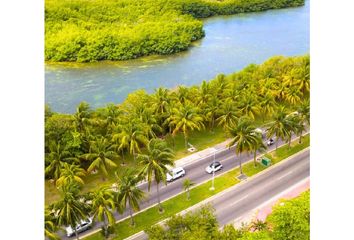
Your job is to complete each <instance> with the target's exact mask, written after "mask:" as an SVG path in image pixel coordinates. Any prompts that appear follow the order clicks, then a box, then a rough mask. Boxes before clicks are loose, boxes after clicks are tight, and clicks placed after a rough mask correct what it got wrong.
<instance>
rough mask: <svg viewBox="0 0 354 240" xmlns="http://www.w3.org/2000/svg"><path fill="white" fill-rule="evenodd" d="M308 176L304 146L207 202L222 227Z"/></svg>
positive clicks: (134, 238) (139, 239)
mask: <svg viewBox="0 0 354 240" xmlns="http://www.w3.org/2000/svg"><path fill="white" fill-rule="evenodd" d="M309 175H310V150H309V149H307V150H305V151H303V152H301V153H299V154H297V155H296V156H294V157H292V158H290V159H289V160H288V161H286V162H282V163H280V164H278V165H275V166H274V167H273V168H271V169H269V170H268V171H265V172H262V173H261V174H259V175H257V176H255V177H254V178H252V179H250V180H246V181H244V182H243V183H242V184H237V185H235V186H234V187H231V188H229V189H227V190H225V191H223V192H221V193H219V194H218V195H216V196H215V197H212V198H210V199H209V200H208V201H207V203H208V204H211V205H212V206H213V207H214V209H215V214H216V217H217V220H218V222H219V226H224V225H225V224H229V223H232V222H234V221H235V219H238V218H241V217H242V216H244V215H245V214H247V213H249V212H250V211H252V210H254V209H255V208H257V207H258V206H260V205H262V204H263V203H266V202H267V201H269V200H270V199H272V198H273V197H274V196H276V195H278V194H280V193H281V192H283V191H285V190H286V189H288V188H290V187H292V186H294V185H295V184H297V183H299V182H300V181H302V180H304V179H306V178H307V177H309ZM143 239H144V240H145V239H148V236H147V235H146V234H145V233H144V232H140V233H139V234H136V235H133V236H132V237H129V240H143Z"/></svg>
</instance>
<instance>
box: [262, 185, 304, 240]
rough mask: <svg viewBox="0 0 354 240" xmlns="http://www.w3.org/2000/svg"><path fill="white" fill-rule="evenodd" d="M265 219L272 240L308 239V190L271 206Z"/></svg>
mask: <svg viewBox="0 0 354 240" xmlns="http://www.w3.org/2000/svg"><path fill="white" fill-rule="evenodd" d="M267 221H268V222H269V224H270V226H271V228H272V237H273V239H274V240H308V239H310V192H305V193H303V194H301V195H300V196H299V197H297V198H295V199H291V200H285V201H282V202H281V203H280V204H278V205H277V206H275V207H273V211H272V213H271V214H270V215H269V216H268V217H267Z"/></svg>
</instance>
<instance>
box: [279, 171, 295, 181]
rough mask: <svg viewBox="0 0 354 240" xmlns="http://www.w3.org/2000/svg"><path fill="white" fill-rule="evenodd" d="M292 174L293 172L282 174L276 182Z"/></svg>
mask: <svg viewBox="0 0 354 240" xmlns="http://www.w3.org/2000/svg"><path fill="white" fill-rule="evenodd" d="M292 173H293V171H290V172H288V173H286V174H284V175H283V176H280V177H278V178H277V180H280V179H282V178H284V177H286V176H288V175H290V174H292Z"/></svg>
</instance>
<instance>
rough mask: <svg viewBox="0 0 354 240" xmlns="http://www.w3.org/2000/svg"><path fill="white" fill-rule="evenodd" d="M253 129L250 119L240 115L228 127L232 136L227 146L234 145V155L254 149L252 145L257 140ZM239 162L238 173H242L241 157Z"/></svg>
mask: <svg viewBox="0 0 354 240" xmlns="http://www.w3.org/2000/svg"><path fill="white" fill-rule="evenodd" d="M255 129H256V128H255V127H254V126H253V125H252V123H251V121H250V120H249V119H248V118H246V117H241V118H240V119H239V120H238V122H237V123H236V125H234V126H231V127H230V128H229V133H230V134H231V136H232V137H233V138H232V140H231V142H230V143H229V144H228V147H231V146H233V145H236V148H235V152H236V156H240V155H241V154H242V153H249V152H251V151H252V150H254V148H255V147H254V145H255V143H256V141H257V136H256V134H255ZM239 162H240V174H241V175H242V174H243V171H242V161H241V159H240V161H239Z"/></svg>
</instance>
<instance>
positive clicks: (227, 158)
mask: <svg viewBox="0 0 354 240" xmlns="http://www.w3.org/2000/svg"><path fill="white" fill-rule="evenodd" d="M281 144H283V143H282V142H281V141H280V140H279V146H280V145H281ZM273 149H275V144H273V145H272V146H270V147H269V149H268V150H269V151H270V150H273ZM252 156H253V154H252V155H250V156H248V155H246V154H243V155H241V157H237V158H236V155H235V147H232V148H230V149H223V150H219V151H218V152H216V153H215V160H216V161H219V162H221V164H222V165H223V166H224V167H223V169H222V170H221V171H219V172H217V173H216V174H215V176H218V175H219V174H221V173H222V172H224V171H227V170H230V169H232V168H235V167H237V166H238V165H239V161H240V159H241V161H242V162H243V163H244V162H247V161H251V160H253V157H252ZM213 158H214V154H212V155H210V156H207V157H204V158H201V159H199V160H198V161H195V162H193V163H191V164H188V165H185V166H183V168H184V169H185V170H186V176H185V177H183V178H180V179H178V180H175V181H174V182H172V183H168V184H167V186H164V185H160V199H161V201H163V200H165V199H167V198H170V197H172V196H175V195H176V194H179V193H181V192H182V191H183V189H182V182H183V180H184V179H185V178H189V179H190V180H191V181H192V182H194V183H196V184H199V183H202V182H205V181H207V180H210V179H211V178H212V174H207V173H206V172H205V168H206V166H208V165H209V164H210V163H211V162H212V161H213ZM140 188H141V189H142V190H143V191H144V192H146V193H147V194H146V199H145V200H144V201H143V202H142V203H141V204H140V207H141V209H142V210H143V209H145V208H148V207H150V206H152V205H154V204H156V203H157V194H156V185H155V184H152V185H151V191H150V192H148V186H147V183H144V184H142V185H140ZM127 216H129V214H128V211H126V212H124V213H123V214H122V215H120V214H117V213H116V214H115V218H116V220H119V219H122V218H125V217H127ZM101 226H102V223H96V224H95V226H94V227H93V229H91V230H90V231H94V230H95V229H98V228H101ZM90 231H86V232H84V233H82V234H80V235H86V234H88V233H90ZM59 235H60V236H61V238H62V239H73V238H74V237H71V238H67V237H66V236H65V234H64V233H63V232H61V233H59Z"/></svg>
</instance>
